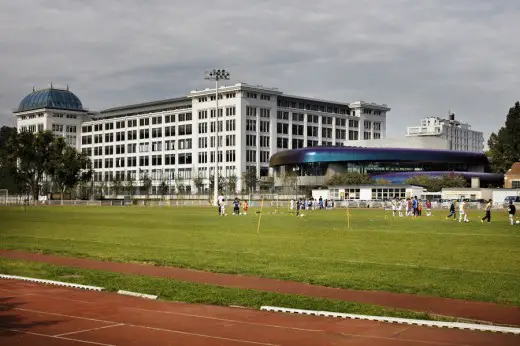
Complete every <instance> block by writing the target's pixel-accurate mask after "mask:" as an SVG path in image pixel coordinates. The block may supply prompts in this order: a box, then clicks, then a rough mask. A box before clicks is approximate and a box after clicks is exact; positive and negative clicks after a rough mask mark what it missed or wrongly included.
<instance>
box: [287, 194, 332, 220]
mask: <svg viewBox="0 0 520 346" xmlns="http://www.w3.org/2000/svg"><path fill="white" fill-rule="evenodd" d="M334 206H335V202H334V200H333V199H331V200H329V199H323V198H322V197H321V196H320V198H318V199H315V198H310V199H304V198H300V199H297V200H296V201H295V200H294V199H291V201H290V203H289V208H290V210H291V211H293V210H294V208H295V207H296V216H299V215H300V211H301V210H305V209H307V210H313V209H333V208H334Z"/></svg>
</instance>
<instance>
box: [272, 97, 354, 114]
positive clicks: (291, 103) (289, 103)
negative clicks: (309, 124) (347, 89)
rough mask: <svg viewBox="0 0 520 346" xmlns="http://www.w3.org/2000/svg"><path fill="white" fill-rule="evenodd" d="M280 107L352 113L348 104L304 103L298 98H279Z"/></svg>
mask: <svg viewBox="0 0 520 346" xmlns="http://www.w3.org/2000/svg"><path fill="white" fill-rule="evenodd" d="M278 107H284V108H294V109H305V110H309V111H315V112H323V113H333V114H347V115H348V114H350V109H349V108H348V107H346V106H333V105H325V104H319V103H304V102H300V101H297V100H291V99H289V100H287V99H284V98H280V97H279V98H278Z"/></svg>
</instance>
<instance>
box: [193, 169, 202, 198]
mask: <svg viewBox="0 0 520 346" xmlns="http://www.w3.org/2000/svg"><path fill="white" fill-rule="evenodd" d="M192 180H193V185H195V188H196V189H197V194H199V195H200V193H201V192H202V189H203V188H204V178H202V175H201V174H200V171H199V172H198V173H197V175H196V176H194V177H193V178H192Z"/></svg>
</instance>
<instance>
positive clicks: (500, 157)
mask: <svg viewBox="0 0 520 346" xmlns="http://www.w3.org/2000/svg"><path fill="white" fill-rule="evenodd" d="M488 146H489V151H488V152H487V154H488V156H489V158H490V159H491V167H492V169H493V171H494V172H499V173H505V172H507V170H508V169H510V168H511V166H512V165H513V163H515V162H519V161H520V102H518V101H517V102H516V103H515V105H514V106H513V107H511V108H510V109H509V112H508V113H507V116H506V122H505V124H504V126H502V127H501V128H500V129H499V130H498V132H497V133H494V132H493V133H492V134H491V136H490V137H489V140H488Z"/></svg>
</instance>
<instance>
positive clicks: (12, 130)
mask: <svg viewBox="0 0 520 346" xmlns="http://www.w3.org/2000/svg"><path fill="white" fill-rule="evenodd" d="M14 137H16V127H8V126H2V127H1V128H0V188H2V189H8V190H9V192H10V193H19V192H21V190H20V186H19V184H18V182H17V180H16V160H14V161H13V158H12V157H10V156H9V146H8V143H9V142H10V141H12V138H14Z"/></svg>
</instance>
